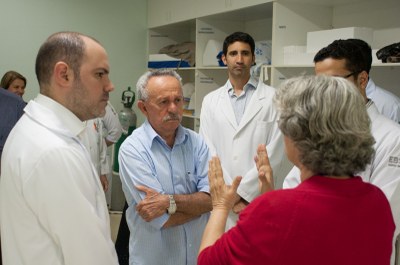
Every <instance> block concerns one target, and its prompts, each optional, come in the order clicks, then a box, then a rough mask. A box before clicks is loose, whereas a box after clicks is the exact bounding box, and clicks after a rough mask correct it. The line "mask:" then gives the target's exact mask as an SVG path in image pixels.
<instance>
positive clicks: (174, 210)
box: [119, 70, 212, 265]
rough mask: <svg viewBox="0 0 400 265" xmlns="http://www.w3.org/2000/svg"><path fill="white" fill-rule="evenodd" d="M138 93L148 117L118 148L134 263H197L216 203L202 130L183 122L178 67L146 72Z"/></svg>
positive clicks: (131, 262) (131, 259)
mask: <svg viewBox="0 0 400 265" xmlns="http://www.w3.org/2000/svg"><path fill="white" fill-rule="evenodd" d="M137 92H138V98H139V101H138V107H139V109H140V110H141V111H142V113H143V114H144V115H145V116H146V118H147V120H146V121H145V122H144V124H143V125H142V126H140V127H139V128H138V129H136V130H135V131H133V133H132V134H131V135H130V136H129V137H128V138H127V139H126V140H125V141H124V143H123V144H122V145H121V148H120V152H119V164H120V174H121V180H122V187H123V191H124V193H125V196H126V199H127V202H128V205H129V207H128V210H127V217H126V218H127V222H128V226H129V229H130V231H131V234H130V240H129V253H130V257H129V259H130V261H129V264H131V265H132V264H165V265H169V264H170V265H180V264H182V265H184V264H188V265H191V264H196V262H197V253H198V250H199V246H200V240H201V237H202V233H203V230H204V227H205V225H206V223H207V220H208V212H209V211H210V210H211V208H212V206H211V198H210V196H209V193H208V192H209V186H208V178H207V173H208V161H209V159H210V155H209V151H208V147H207V145H206V143H205V142H204V141H203V139H202V138H201V137H200V136H199V135H198V134H197V133H195V132H194V131H191V130H189V129H186V128H184V127H182V126H181V125H180V121H181V118H182V112H183V108H182V107H183V101H182V100H183V96H182V85H181V82H180V77H179V76H178V75H177V74H176V72H174V71H170V70H159V71H155V72H147V73H145V74H144V75H143V76H142V77H141V78H140V79H139V81H138V85H137Z"/></svg>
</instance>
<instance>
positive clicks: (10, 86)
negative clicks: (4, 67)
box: [0, 71, 26, 98]
mask: <svg viewBox="0 0 400 265" xmlns="http://www.w3.org/2000/svg"><path fill="white" fill-rule="evenodd" d="M0 87H2V88H5V89H7V90H9V91H10V92H12V93H14V94H17V95H18V96H20V97H21V98H22V96H23V95H24V93H25V87H26V78H25V77H24V76H23V75H21V74H20V73H18V72H15V71H8V72H7V73H5V74H4V75H3V78H2V79H1V82H0Z"/></svg>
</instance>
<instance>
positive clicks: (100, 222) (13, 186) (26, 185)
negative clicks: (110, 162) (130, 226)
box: [0, 95, 118, 265]
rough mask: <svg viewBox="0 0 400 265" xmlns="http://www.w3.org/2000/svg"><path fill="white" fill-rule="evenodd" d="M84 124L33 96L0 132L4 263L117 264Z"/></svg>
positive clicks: (13, 264)
mask: <svg viewBox="0 0 400 265" xmlns="http://www.w3.org/2000/svg"><path fill="white" fill-rule="evenodd" d="M84 128H85V124H84V123H83V122H81V121H80V120H79V119H78V118H77V117H76V116H75V115H74V114H73V113H72V112H70V111H69V110H67V109H66V108H65V107H63V106H62V105H60V104H59V103H57V102H55V101H53V100H52V99H50V98H48V97H45V96H43V95H39V96H38V97H37V98H36V99H35V101H31V102H29V104H28V105H27V107H26V108H25V114H24V116H22V118H21V119H20V120H19V122H18V123H17V124H16V126H15V127H14V129H13V130H12V132H11V133H10V135H9V138H8V139H7V142H6V145H5V148H4V152H3V156H2V162H3V168H2V176H1V179H0V224H1V241H2V250H3V251H2V254H3V261H4V264H12V265H22V264H41V265H50V264H51V265H61V264H63V265H66V264H71V265H75V264H88V265H89V264H93V265H111V264H118V260H117V256H116V252H115V248H114V244H113V242H112V240H111V235H110V221H109V215H108V209H107V205H106V202H105V198H104V192H103V189H102V187H101V183H100V180H99V177H98V174H97V172H96V171H95V169H94V167H93V165H92V163H91V161H90V157H89V153H88V152H87V150H86V148H85V147H84V146H83V144H82V143H81V141H80V140H79V138H78V136H79V135H80V134H81V133H82V132H83V130H84Z"/></svg>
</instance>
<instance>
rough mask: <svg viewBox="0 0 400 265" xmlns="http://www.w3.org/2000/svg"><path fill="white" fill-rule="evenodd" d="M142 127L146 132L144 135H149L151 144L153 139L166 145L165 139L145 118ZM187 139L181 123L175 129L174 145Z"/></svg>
mask: <svg viewBox="0 0 400 265" xmlns="http://www.w3.org/2000/svg"><path fill="white" fill-rule="evenodd" d="M143 129H144V131H145V132H146V135H147V136H148V137H149V140H150V142H151V144H153V143H154V141H158V142H160V143H162V144H164V145H166V146H167V143H166V142H165V140H164V139H163V138H162V137H161V136H160V135H159V134H158V133H157V132H156V131H155V130H154V129H153V127H152V126H151V124H150V123H149V121H148V120H147V119H146V120H145V122H144V124H143ZM187 139H188V135H187V132H186V130H185V129H184V128H183V127H182V125H179V127H178V128H177V131H176V136H175V142H174V146H175V145H179V144H182V143H184V142H185V141H186V140H187Z"/></svg>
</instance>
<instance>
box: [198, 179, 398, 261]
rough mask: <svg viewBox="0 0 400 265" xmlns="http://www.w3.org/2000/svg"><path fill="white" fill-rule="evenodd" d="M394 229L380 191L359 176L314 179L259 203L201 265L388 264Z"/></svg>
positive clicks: (208, 252)
mask: <svg viewBox="0 0 400 265" xmlns="http://www.w3.org/2000/svg"><path fill="white" fill-rule="evenodd" d="M394 227H395V225H394V221H393V216H392V213H391V210H390V206H389V203H388V201H387V199H386V197H385V195H384V194H383V193H382V191H381V190H380V189H379V188H377V187H375V186H373V185H371V184H369V183H364V182H363V181H362V180H361V178H359V177H354V178H350V179H333V178H327V177H323V176H314V177H311V178H309V179H307V180H306V181H304V182H303V183H301V184H300V185H299V186H298V187H296V188H294V189H285V190H277V191H273V192H268V193H266V194H263V195H262V196H260V197H258V198H257V199H255V200H254V201H253V202H252V203H250V204H249V205H248V206H247V208H246V209H245V210H244V211H243V213H242V214H241V215H240V216H239V221H238V223H237V225H236V226H235V227H233V228H232V229H230V230H229V231H228V232H226V233H225V234H224V235H223V236H222V237H221V238H220V239H219V240H218V241H216V242H215V244H214V245H213V246H210V247H208V248H206V249H204V250H203V251H202V253H201V254H200V255H199V258H198V265H205V264H210V265H211V264H212V265H218V264H229V265H234V264H251V265H256V264H269V265H272V264H280V265H301V264H304V265H313V264H315V265H330V264H332V265H346V264H349V265H355V264H362V265H369V264H371V265H385V264H390V255H391V252H392V239H393V233H394Z"/></svg>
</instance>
